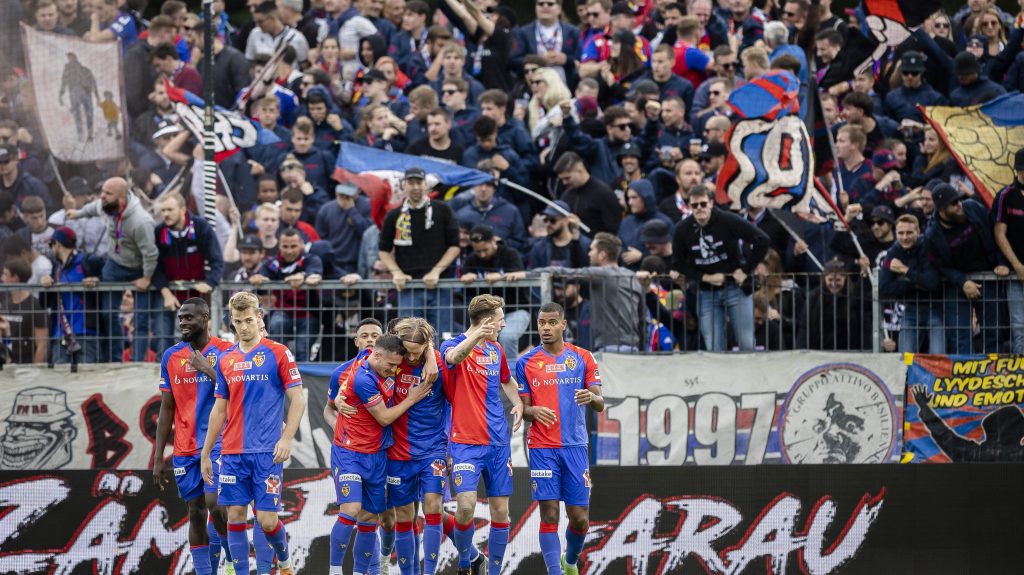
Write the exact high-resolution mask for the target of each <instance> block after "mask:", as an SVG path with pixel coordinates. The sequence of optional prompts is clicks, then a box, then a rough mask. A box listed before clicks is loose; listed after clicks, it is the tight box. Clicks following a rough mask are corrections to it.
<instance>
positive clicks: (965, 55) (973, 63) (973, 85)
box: [949, 20, 1006, 106]
mask: <svg viewBox="0 0 1024 575" xmlns="http://www.w3.org/2000/svg"><path fill="white" fill-rule="evenodd" d="M993 22H995V20H993ZM996 23H997V24H998V22H996ZM1000 30H1002V29H1001V28H1000ZM953 71H954V72H955V73H956V75H957V79H958V80H959V81H960V86H959V87H958V88H956V89H955V90H953V91H952V92H951V93H950V94H949V103H950V104H952V105H954V106H973V105H974V104H983V103H985V102H988V101H989V100H991V99H993V98H996V97H998V96H1001V95H1003V94H1005V93H1006V90H1005V89H1004V88H1003V87H1002V86H1000V85H999V84H997V83H995V82H993V81H992V80H989V79H988V78H986V77H985V76H984V75H983V74H982V70H981V64H979V63H978V59H977V58H975V57H974V54H971V53H970V52H961V53H959V54H957V55H956V60H955V61H954V63H953Z"/></svg>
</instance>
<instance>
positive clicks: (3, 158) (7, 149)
mask: <svg viewBox="0 0 1024 575" xmlns="http://www.w3.org/2000/svg"><path fill="white" fill-rule="evenodd" d="M17 159H18V148H16V147H14V146H12V145H10V144H4V145H2V146H0V164H6V163H7V162H9V161H11V160H17Z"/></svg>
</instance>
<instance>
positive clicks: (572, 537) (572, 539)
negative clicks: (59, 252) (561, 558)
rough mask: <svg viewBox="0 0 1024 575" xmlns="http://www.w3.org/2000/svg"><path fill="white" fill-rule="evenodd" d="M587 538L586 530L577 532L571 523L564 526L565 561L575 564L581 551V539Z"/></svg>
mask: <svg viewBox="0 0 1024 575" xmlns="http://www.w3.org/2000/svg"><path fill="white" fill-rule="evenodd" d="M586 538H587V530H586V529H584V530H583V532H582V533H577V532H576V530H575V529H573V528H572V525H570V526H569V527H566V528H565V562H566V563H568V564H569V565H575V564H576V563H577V562H578V561H579V560H580V552H582V551H583V541H584V540H585V539H586Z"/></svg>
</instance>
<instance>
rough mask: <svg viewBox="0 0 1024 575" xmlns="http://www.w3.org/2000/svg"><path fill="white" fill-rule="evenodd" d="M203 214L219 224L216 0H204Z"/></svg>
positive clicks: (212, 224)
mask: <svg viewBox="0 0 1024 575" xmlns="http://www.w3.org/2000/svg"><path fill="white" fill-rule="evenodd" d="M203 99H204V100H205V101H206V109H205V110H204V113H203V160H204V161H203V215H204V216H205V217H206V222H207V223H209V224H210V225H211V226H213V227H214V228H216V226H217V162H216V155H215V153H214V146H215V144H214V132H213V104H214V102H213V99H214V88H213V0H203Z"/></svg>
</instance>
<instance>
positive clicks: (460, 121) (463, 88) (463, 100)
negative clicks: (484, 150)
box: [441, 78, 480, 148]
mask: <svg viewBox="0 0 1024 575" xmlns="http://www.w3.org/2000/svg"><path fill="white" fill-rule="evenodd" d="M468 97H469V84H467V83H466V81H465V80H463V79H462V78H454V79H450V80H445V81H444V82H443V83H442V84H441V101H442V102H443V103H444V107H445V108H446V109H447V110H448V111H449V112H450V113H451V115H452V125H453V126H454V128H453V130H452V135H453V137H454V139H455V141H456V142H458V143H459V144H460V145H461V146H462V147H463V148H468V147H469V146H471V145H473V142H474V139H473V123H474V122H475V121H476V119H477V117H479V116H480V110H478V109H476V108H475V107H472V106H470V105H468V103H467V98H468Z"/></svg>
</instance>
